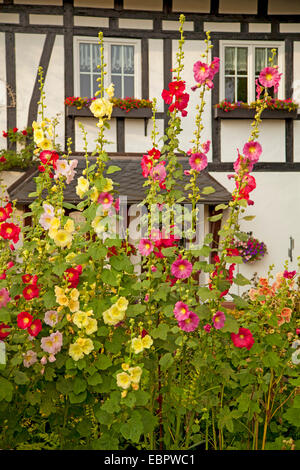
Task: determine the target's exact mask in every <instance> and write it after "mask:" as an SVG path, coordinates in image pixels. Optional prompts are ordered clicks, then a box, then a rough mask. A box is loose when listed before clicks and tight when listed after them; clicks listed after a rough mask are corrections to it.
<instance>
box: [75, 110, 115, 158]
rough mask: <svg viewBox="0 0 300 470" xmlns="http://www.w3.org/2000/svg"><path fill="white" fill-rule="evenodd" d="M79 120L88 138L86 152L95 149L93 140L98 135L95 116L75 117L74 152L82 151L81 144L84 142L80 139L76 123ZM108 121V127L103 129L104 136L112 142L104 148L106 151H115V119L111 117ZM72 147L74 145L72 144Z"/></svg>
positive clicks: (80, 135)
mask: <svg viewBox="0 0 300 470" xmlns="http://www.w3.org/2000/svg"><path fill="white" fill-rule="evenodd" d="M79 122H81V123H82V124H83V125H84V128H85V130H86V131H87V133H88V134H87V140H88V152H92V151H93V150H95V147H96V143H95V140H96V139H97V135H98V127H97V126H96V124H97V119H95V118H80V119H79V118H76V119H75V151H76V152H83V151H84V149H83V146H84V142H83V139H82V132H81V130H80V128H79V126H78V123H79ZM109 123H110V129H106V131H105V137H106V139H107V140H108V141H109V142H112V143H111V144H107V145H106V147H105V150H106V151H107V152H116V151H117V146H116V120H115V119H111V121H109ZM72 148H73V149H74V145H73V146H72Z"/></svg>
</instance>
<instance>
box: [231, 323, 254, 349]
mask: <svg viewBox="0 0 300 470" xmlns="http://www.w3.org/2000/svg"><path fill="white" fill-rule="evenodd" d="M231 339H232V342H233V344H234V345H235V347H237V348H246V349H248V351H250V349H251V348H252V346H253V344H254V338H253V336H252V333H251V331H250V330H248V328H239V331H238V333H237V334H236V333H231Z"/></svg>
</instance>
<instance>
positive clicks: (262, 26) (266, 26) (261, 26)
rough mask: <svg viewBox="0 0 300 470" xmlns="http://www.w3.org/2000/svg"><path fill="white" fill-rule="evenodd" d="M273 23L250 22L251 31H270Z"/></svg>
mask: <svg viewBox="0 0 300 470" xmlns="http://www.w3.org/2000/svg"><path fill="white" fill-rule="evenodd" d="M270 32H271V23H249V33H270Z"/></svg>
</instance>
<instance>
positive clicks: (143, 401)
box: [134, 390, 150, 406]
mask: <svg viewBox="0 0 300 470" xmlns="http://www.w3.org/2000/svg"><path fill="white" fill-rule="evenodd" d="M134 394H135V402H136V405H137V406H145V405H147V403H148V402H149V400H150V393H148V392H145V391H144V390H137V391H136V392H134Z"/></svg>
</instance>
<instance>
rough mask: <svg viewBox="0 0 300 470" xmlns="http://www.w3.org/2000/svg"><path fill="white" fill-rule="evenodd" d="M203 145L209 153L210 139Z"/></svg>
mask: <svg viewBox="0 0 300 470" xmlns="http://www.w3.org/2000/svg"><path fill="white" fill-rule="evenodd" d="M201 147H202V148H203V152H204V153H208V152H209V149H210V140H207V141H206V142H204V144H202V145H201Z"/></svg>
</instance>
